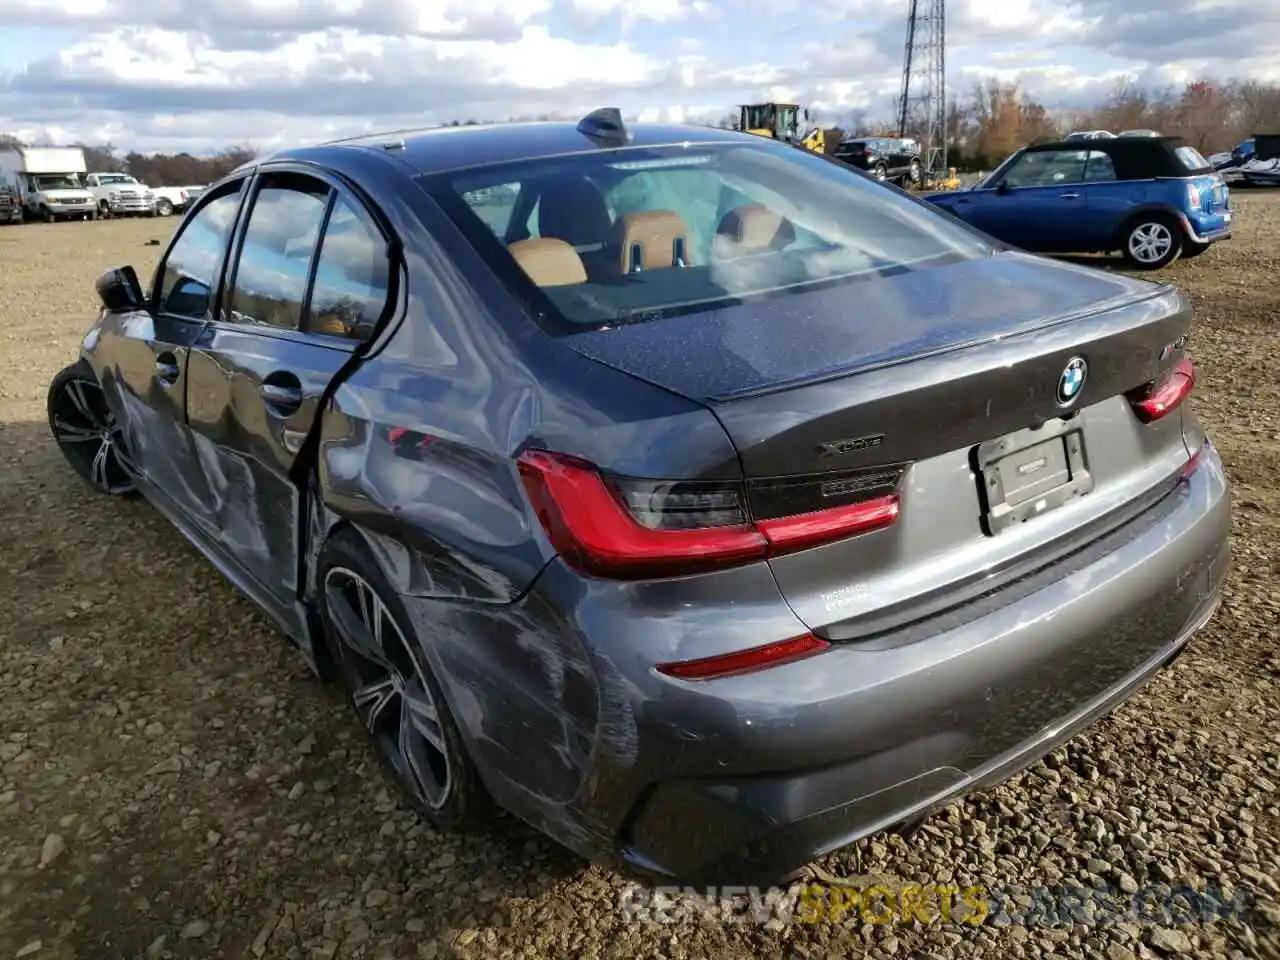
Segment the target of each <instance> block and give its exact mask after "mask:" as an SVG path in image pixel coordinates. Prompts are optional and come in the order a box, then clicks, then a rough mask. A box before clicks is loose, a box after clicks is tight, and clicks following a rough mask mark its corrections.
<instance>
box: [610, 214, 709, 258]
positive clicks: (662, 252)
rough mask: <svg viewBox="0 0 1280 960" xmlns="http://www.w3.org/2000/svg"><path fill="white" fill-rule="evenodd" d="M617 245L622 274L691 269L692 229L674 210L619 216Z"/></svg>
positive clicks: (615, 237)
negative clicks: (680, 268)
mask: <svg viewBox="0 0 1280 960" xmlns="http://www.w3.org/2000/svg"><path fill="white" fill-rule="evenodd" d="M614 243H615V244H616V245H617V246H616V247H615V249H616V251H617V255H618V261H617V262H618V270H619V272H621V273H636V272H638V271H640V270H661V269H663V268H669V267H675V266H685V267H687V266H689V265H690V264H691V263H692V258H691V256H690V251H689V227H688V225H687V224H686V223H685V222H684V218H683V217H682V216H680V214H678V213H674V212H672V211H671V210H645V211H643V212H641V213H629V214H627V215H626V216H624V217H619V218H618V222H617V223H616V224H615V225H614Z"/></svg>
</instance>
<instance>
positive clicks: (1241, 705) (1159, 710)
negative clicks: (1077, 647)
mask: <svg viewBox="0 0 1280 960" xmlns="http://www.w3.org/2000/svg"><path fill="white" fill-rule="evenodd" d="M1237 196H1238V206H1239V210H1240V225H1239V228H1238V232H1237V236H1236V238H1235V239H1234V240H1233V241H1231V242H1230V243H1228V244H1223V245H1220V246H1218V247H1215V248H1214V249H1212V250H1211V251H1210V252H1209V253H1207V254H1206V255H1204V256H1203V257H1200V258H1198V259H1196V260H1193V261H1186V262H1178V263H1176V264H1175V265H1174V266H1173V268H1172V269H1170V270H1168V271H1166V272H1167V274H1168V276H1169V277H1170V278H1171V279H1173V280H1176V281H1177V282H1178V283H1179V284H1181V285H1182V286H1183V287H1184V289H1186V290H1188V291H1189V292H1190V293H1191V294H1192V295H1193V296H1194V298H1195V301H1196V304H1197V307H1198V308H1199V320H1198V326H1197V328H1196V331H1195V334H1194V339H1193V348H1194V351H1195V353H1196V354H1197V356H1198V359H1199V361H1200V363H1201V371H1202V375H1203V378H1202V381H1201V385H1200V386H1199V387H1198V392H1197V395H1196V398H1195V401H1194V403H1195V407H1196V409H1197V410H1198V411H1199V413H1200V415H1201V417H1202V418H1203V419H1204V420H1205V421H1206V423H1207V425H1208V427H1209V428H1210V430H1211V432H1212V434H1213V436H1214V438H1215V439H1216V441H1217V443H1218V445H1219V448H1220V449H1221V451H1222V454H1223V456H1224V458H1225V460H1226V463H1227V467H1228V469H1229V471H1230V474H1231V477H1232V479H1233V481H1234V483H1235V485H1236V487H1235V490H1236V493H1235V496H1236V507H1237V509H1236V516H1235V556H1236V568H1235V571H1234V573H1233V575H1232V578H1231V581H1230V586H1229V588H1228V592H1227V595H1226V600H1225V604H1224V606H1223V608H1222V610H1221V612H1220V613H1219V614H1218V616H1217V617H1216V619H1215V620H1214V621H1213V623H1212V624H1211V625H1210V627H1209V628H1208V629H1207V630H1206V631H1205V632H1203V633H1202V634H1201V635H1200V636H1199V637H1198V638H1197V639H1196V641H1195V642H1194V644H1193V645H1192V647H1191V649H1190V651H1189V653H1188V654H1187V655H1186V656H1184V657H1183V658H1181V659H1180V660H1179V661H1178V662H1177V663H1176V664H1175V665H1174V666H1173V667H1172V668H1171V669H1170V670H1169V671H1167V672H1166V673H1165V674H1164V675H1162V676H1161V677H1160V678H1158V679H1157V680H1156V681H1155V682H1154V683H1153V684H1152V685H1151V686H1150V687H1148V688H1147V689H1146V690H1145V691H1144V692H1143V693H1142V694H1141V695H1139V696H1138V697H1137V698H1136V699H1135V700H1133V701H1132V702H1131V703H1129V704H1127V705H1126V706H1125V707H1124V708H1122V709H1121V710H1120V711H1119V712H1118V714H1116V715H1115V716H1114V717H1112V718H1110V719H1108V720H1106V721H1104V722H1103V723H1102V724H1100V725H1099V726H1097V727H1096V728H1095V729H1093V730H1091V731H1090V732H1089V733H1087V734H1086V735H1084V736H1081V737H1079V738H1077V739H1076V740H1075V741H1073V742H1072V743H1071V744H1070V745H1069V746H1068V747H1067V748H1066V749H1064V750H1061V751H1059V752H1058V753H1057V754H1055V755H1054V756H1052V757H1050V758H1049V759H1048V761H1047V762H1046V763H1044V764H1040V765H1038V766H1036V767H1034V768H1032V769H1031V770H1029V771H1028V772H1026V773H1024V774H1022V775H1021V776H1020V777H1019V778H1018V779H1017V780H1015V781H1014V782H1012V783H1010V784H1008V785H1006V786H1004V787H1002V788H1000V789H998V790H996V791H994V792H992V793H989V794H986V795H983V796H977V797H973V798H970V799H968V800H966V801H964V802H962V803H959V804H956V805H954V806H952V807H951V808H949V809H948V810H947V811H946V812H944V813H942V814H939V815H937V816H935V817H933V818H932V819H931V820H930V821H929V822H928V823H927V824H926V825H925V827H924V828H923V829H922V830H921V831H919V832H917V833H916V834H915V835H913V836H912V837H911V838H909V839H901V838H898V837H891V838H879V839H873V840H870V841H867V842H864V843H861V844H858V845H857V846H855V847H853V848H851V849H850V850H847V851H843V852H841V853H840V854H837V855H835V856H833V857H830V858H828V859H827V861H825V863H824V864H823V867H824V868H825V869H826V870H827V871H830V872H831V873H834V874H838V875H842V876H848V875H855V874H856V875H860V876H864V875H871V876H878V877H883V878H887V879H889V880H914V881H918V882H926V883H929V882H932V883H941V882H956V883H960V884H970V883H981V884H987V885H996V884H1022V885H1025V886H1028V887H1032V886H1038V885H1039V886H1050V885H1053V884H1057V883H1070V884H1080V885H1093V884H1096V883H1099V882H1102V883H1107V884H1111V885H1113V886H1118V887H1119V888H1120V889H1123V890H1131V889H1133V888H1134V886H1135V885H1136V886H1140V887H1145V886H1146V885H1147V884H1150V883H1173V884H1177V883H1186V884H1189V885H1192V886H1194V887H1196V888H1203V887H1205V886H1215V885H1216V886H1221V887H1226V888H1229V889H1243V890H1245V891H1248V892H1249V894H1250V895H1251V896H1253V897H1254V898H1256V899H1257V900H1258V901H1259V903H1260V906H1257V907H1256V908H1255V909H1254V911H1253V913H1252V914H1251V916H1250V918H1249V920H1248V922H1238V921H1218V922H1215V923H1213V924H1208V925H1201V924H1190V925H1188V924H1182V925H1178V924H1175V923H1167V924H1165V925H1163V926H1160V925H1152V924H1139V923H1136V922H1130V921H1127V920H1126V921H1122V922H1119V923H1112V924H1107V925H1100V926H1097V925H1088V924H1082V923H1077V924H1075V925H1070V924H1067V925H1063V926H1058V927H1054V928H1050V927H1047V926H1032V927H1027V926H1020V925H1014V926H1005V927H1002V926H999V925H996V924H993V923H988V924H984V925H982V926H980V927H976V928H972V927H966V926H957V925H950V926H947V925H942V924H939V923H934V924H930V925H922V926H918V927H912V926H908V925H902V924H871V923H867V922H863V921H857V922H849V923H846V924H843V925H830V924H825V923H824V924H816V925H812V924H811V925H805V924H801V923H793V924H791V925H789V926H782V928H781V929H778V926H780V925H775V926H774V928H773V929H770V928H768V927H765V926H762V925H759V924H754V923H746V924H744V923H738V924H730V925H725V924H714V923H709V922H705V921H704V922H689V923H685V924H682V925H679V926H664V925H660V924H643V923H624V922H623V921H622V920H621V919H620V916H619V912H618V909H617V902H618V897H619V895H620V892H621V891H622V890H623V889H624V881H623V880H622V879H621V878H619V877H617V876H615V875H614V874H613V873H611V872H609V871H607V870H602V869H599V868H596V867H586V866H584V865H583V864H581V863H580V862H578V861H576V860H575V859H574V858H572V857H570V856H569V855H567V854H565V853H563V852H561V851H560V849H559V848H557V847H556V846H554V845H553V844H551V843H550V842H548V841H546V840H543V839H542V838H540V837H539V836H537V835H535V834H534V833H533V832H532V831H530V830H528V829H526V828H524V827H523V826H521V825H520V824H518V823H514V822H511V821H510V820H509V819H508V820H504V821H502V822H498V823H495V824H494V825H493V827H492V829H491V830H490V831H489V832H487V833H485V834H483V835H479V836H469V837H462V838H458V837H447V836H440V835H437V834H436V833H434V832H433V831H431V830H429V829H426V828H425V827H424V826H422V825H421V824H419V823H418V822H417V821H416V820H415V818H414V817H413V816H412V815H411V814H409V813H407V812H405V811H403V810H398V809H397V808H396V803H395V801H393V800H392V799H391V797H390V796H389V795H388V793H387V792H386V791H385V789H384V787H383V785H382V782H381V780H380V779H379V777H378V776H377V774H376V770H375V767H374V765H373V764H372V763H371V762H370V760H369V758H368V756H367V755H366V752H365V749H364V746H363V743H362V741H361V740H360V739H359V737H358V736H357V734H356V731H355V728H354V725H353V723H351V722H349V718H348V716H347V713H346V712H345V710H344V709H343V708H342V705H341V704H340V703H339V702H338V700H337V698H336V697H335V695H334V694H333V693H332V692H331V691H329V690H327V689H325V688H322V687H321V686H320V685H319V684H318V683H316V682H315V681H313V680H312V679H311V678H310V676H309V675H308V673H307V671H306V669H305V668H304V667H303V665H302V662H301V661H300V659H298V657H297V656H296V655H295V654H294V653H293V652H291V650H290V649H289V648H288V647H287V645H286V644H285V642H284V641H282V640H281V638H280V637H279V636H278V635H276V634H275V633H274V632H273V631H272V630H271V629H270V628H269V627H268V626H267V625H266V624H265V622H264V620H263V619H262V618H260V617H259V616H258V615H257V614H256V613H255V612H254V611H253V610H252V609H251V608H250V606H249V604H248V603H247V602H245V601H244V600H242V599H241V598H240V597H239V596H238V595H237V594H236V593H235V592H234V591H233V590H232V588H231V587H230V586H228V585H227V584H226V583H225V582H224V581H223V580H222V579H221V578H220V577H219V575H218V574H217V573H216V572H215V571H214V569H213V568H212V567H211V566H210V565H209V564H208V563H206V562H205V561H204V560H203V559H201V558H200V557H199V556H197V554H196V553H195V551H194V550H193V549H192V548H190V547H189V546H188V545H187V544H186V543H185V542H184V541H183V540H182V539H181V538H180V537H179V536H178V535H177V534H176V533H175V532H174V531H173V530H172V529H171V528H170V527H169V526H168V525H167V524H166V523H165V522H164V521H163V520H162V519H160V517H159V516H158V515H157V514H155V513H154V512H153V511H152V510H151V509H150V508H149V507H148V506H147V505H146V504H145V503H141V502H115V501H109V500H105V499H101V498H98V497H96V496H94V495H91V494H90V493H89V492H88V490H87V488H86V487H84V486H83V485H82V484H81V483H80V482H79V481H78V480H77V479H76V478H75V477H74V476H73V474H72V472H71V470H70V469H69V468H68V467H67V466H66V465H65V464H64V462H63V460H62V458H61V456H60V454H59V453H58V451H57V450H56V449H55V447H54V445H53V443H52V442H51V441H50V439H49V437H48V432H47V429H46V426H45V419H44V418H45V413H44V403H45V388H46V385H47V383H48V381H49V379H50V378H51V377H52V376H53V375H54V373H55V372H56V371H57V370H58V369H59V368H60V367H61V366H63V365H64V364H65V363H68V362H70V361H71V360H72V359H73V358H74V355H75V350H76V345H77V342H78V339H79V337H80V335H81V334H82V333H83V331H84V330H85V329H86V328H87V326H88V324H89V323H90V320H91V318H92V316H93V313H94V308H95V295H94V292H93V281H94V280H95V278H96V277H97V276H98V274H99V273H100V272H101V271H102V270H103V269H104V268H106V267H107V266H110V265H113V264H117V263H123V262H132V263H133V264H135V265H136V266H137V267H138V268H139V273H140V274H143V275H144V276H146V275H149V273H150V271H151V269H152V267H153V265H154V263H155V260H156V258H157V257H158V255H159V253H160V250H161V248H160V247H157V246H148V245H147V244H146V241H148V240H149V239H152V238H157V239H163V238H166V237H167V235H168V233H169V231H170V230H171V229H172V228H173V226H174V221H159V222H152V221H125V222H107V223H85V224H80V223H76V224H63V225H54V226H44V225H32V226H25V227H15V228H0V480H2V481H3V482H0V516H2V517H3V518H4V522H3V523H0V583H3V588H0V838H3V844H0V958H3V957H12V956H15V955H17V956H31V957H35V958H37V960H44V958H52V957H58V958H67V957H73V956H74V957H81V958H92V960H109V958H119V957H134V956H143V955H146V956H149V957H263V956H270V957H300V958H331V957H344V958H345V957H370V958H398V960H399V958H405V960H407V958H416V957H449V956H454V955H455V954H456V955H459V956H466V957H526V958H534V957H547V958H558V957H581V958H586V957H600V958H604V957H654V958H657V957H670V958H680V957H716V958H720V957H777V958H782V957H812V958H819V957H827V956H831V955H837V954H844V955H862V954H863V953H864V952H865V951H866V950H868V949H870V951H871V955H872V956H877V957H888V956H900V957H905V956H921V957H924V956H933V957H952V956H956V957H959V956H986V957H1003V956H1014V955H1018V956H1042V955H1046V956H1047V955H1070V956H1089V957H1100V958H1107V960H1126V958H1132V957H1135V956H1139V957H1141V956H1162V955H1167V954H1172V953H1186V954H1194V955H1198V956H1210V955H1227V956H1232V957H1251V956H1280V949H1277V948H1276V943H1277V941H1280V908H1277V906H1276V905H1275V904H1276V901H1277V900H1278V899H1280V807H1278V806H1277V805H1278V804H1280V800H1278V799H1277V787H1276V785H1277V784H1278V783H1280V696H1278V694H1280V640H1278V636H1280V546H1278V543H1280V418H1278V417H1277V410H1278V409H1280V191H1275V192H1273V193H1271V194H1269V195H1262V194H1256V193H1239V194H1238V195H1237Z"/></svg>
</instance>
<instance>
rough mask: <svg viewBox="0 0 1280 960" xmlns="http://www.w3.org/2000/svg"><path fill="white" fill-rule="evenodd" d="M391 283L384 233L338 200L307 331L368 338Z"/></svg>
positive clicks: (319, 263) (326, 233)
mask: <svg viewBox="0 0 1280 960" xmlns="http://www.w3.org/2000/svg"><path fill="white" fill-rule="evenodd" d="M390 279H391V260H390V258H389V257H388V255H387V244H386V241H385V240H384V239H383V237H382V234H381V233H380V232H379V231H378V228H377V227H376V226H375V225H374V223H373V220H372V219H370V217H369V214H368V213H366V212H365V211H364V210H363V209H362V208H360V207H358V206H357V205H355V204H354V203H353V202H351V201H350V200H348V199H347V198H346V197H345V196H339V197H338V200H337V202H336V203H335V204H334V207H333V213H332V214H330V216H329V223H328V224H327V225H326V226H325V230H324V239H323V240H322V241H321V243H320V259H319V260H318V261H317V263H316V282H315V286H314V288H313V289H312V292H311V309H310V310H309V311H308V313H307V320H306V328H307V331H308V332H310V333H321V334H326V335H328V336H334V337H345V338H347V339H351V340H367V339H368V338H369V336H370V335H371V334H372V333H373V330H374V328H375V327H376V326H377V324H378V320H379V319H380V318H381V317H382V311H383V309H384V308H385V307H386V305H387V298H388V289H389V286H390Z"/></svg>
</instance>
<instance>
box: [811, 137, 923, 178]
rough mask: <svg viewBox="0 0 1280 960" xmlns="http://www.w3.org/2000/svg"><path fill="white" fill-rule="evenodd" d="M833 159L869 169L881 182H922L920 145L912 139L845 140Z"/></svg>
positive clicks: (876, 138) (862, 168)
mask: <svg viewBox="0 0 1280 960" xmlns="http://www.w3.org/2000/svg"><path fill="white" fill-rule="evenodd" d="M832 156H834V157H835V158H836V159H837V160H842V161H843V162H845V163H847V164H849V165H850V166H851V167H857V168H858V169H859V170H866V171H867V172H868V173H870V174H871V175H872V176H874V177H875V178H876V179H877V180H897V181H898V182H900V183H904V184H905V183H907V182H908V181H910V182H912V183H919V182H920V145H919V144H918V143H916V141H914V140H912V139H910V138H908V137H864V138H863V139H860V140H842V141H840V144H839V145H838V146H837V147H836V149H835V152H834V153H833V154H832Z"/></svg>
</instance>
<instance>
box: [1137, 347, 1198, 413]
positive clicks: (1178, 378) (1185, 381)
mask: <svg viewBox="0 0 1280 960" xmlns="http://www.w3.org/2000/svg"><path fill="white" fill-rule="evenodd" d="M1195 385H1196V365H1195V364H1194V363H1192V362H1191V359H1190V358H1189V357H1184V358H1183V359H1182V360H1180V361H1178V365H1177V366H1176V367H1174V368H1173V372H1172V373H1170V374H1169V376H1167V377H1165V379H1164V380H1162V381H1160V383H1158V384H1156V385H1155V386H1153V387H1151V388H1150V389H1148V390H1144V391H1143V392H1142V393H1140V394H1137V395H1134V396H1132V397H1130V403H1132V404H1133V412H1134V413H1136V414H1137V415H1138V419H1139V420H1141V421H1142V422H1143V423H1152V422H1154V421H1156V420H1159V419H1160V418H1161V417H1165V416H1168V415H1169V414H1170V413H1172V412H1173V411H1174V410H1177V409H1178V407H1179V406H1180V405H1181V404H1182V401H1183V400H1185V399H1187V396H1188V395H1189V394H1190V393H1191V390H1192V388H1194V387H1195Z"/></svg>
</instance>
